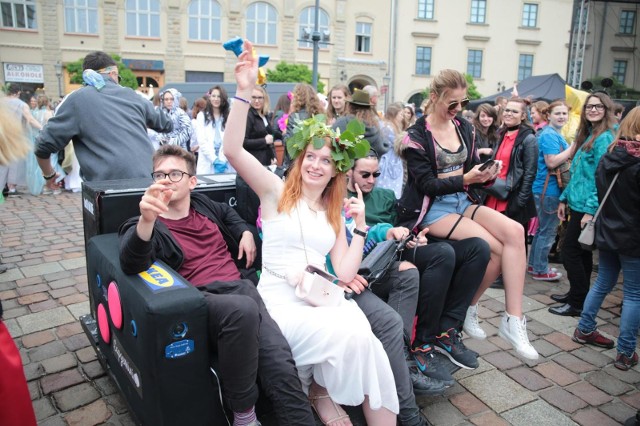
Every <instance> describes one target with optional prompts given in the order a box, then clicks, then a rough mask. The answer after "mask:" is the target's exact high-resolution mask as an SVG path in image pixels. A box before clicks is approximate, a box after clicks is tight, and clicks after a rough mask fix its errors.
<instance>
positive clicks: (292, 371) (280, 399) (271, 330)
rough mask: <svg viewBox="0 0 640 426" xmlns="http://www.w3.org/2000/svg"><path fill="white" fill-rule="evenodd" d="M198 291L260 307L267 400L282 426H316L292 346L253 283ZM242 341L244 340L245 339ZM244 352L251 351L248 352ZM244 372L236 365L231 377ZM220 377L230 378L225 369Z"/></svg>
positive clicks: (262, 378) (224, 283)
mask: <svg viewBox="0 0 640 426" xmlns="http://www.w3.org/2000/svg"><path fill="white" fill-rule="evenodd" d="M198 289H199V290H203V291H206V292H207V293H211V294H238V295H245V296H248V297H250V298H251V299H253V301H254V302H255V303H256V304H257V306H258V312H259V314H260V330H259V342H258V379H259V381H260V388H261V389H262V390H264V392H265V394H266V396H267V398H269V400H270V401H271V403H272V404H273V409H274V412H275V414H276V417H277V419H278V424H279V425H291V426H297V425H312V424H315V419H314V417H313V413H312V412H311V406H310V405H309V401H308V399H307V396H306V395H305V394H304V392H303V391H302V384H301V383H300V379H299V377H298V370H297V369H296V365H295V363H294V361H293V356H292V355H291V349H290V348H289V343H287V341H286V339H285V338H284V336H283V335H282V332H281V331H280V328H279V327H278V325H277V324H276V323H275V321H274V320H273V318H271V316H270V315H269V312H267V308H266V307H265V305H264V302H263V301H262V298H261V297H260V294H259V293H258V290H257V289H256V286H255V285H254V284H253V283H252V282H251V281H249V280H238V281H228V282H227V281H214V282H213V283H211V284H208V285H206V286H201V287H198ZM240 337H241V338H242V339H244V336H240ZM243 350H245V351H248V349H247V348H244V349H243ZM238 359H240V358H238ZM221 366H222V365H221ZM244 368H245V366H244V365H241V364H239V363H238V362H236V363H235V365H234V370H233V371H232V372H231V373H228V374H235V373H236V372H239V371H241V370H242V369H244ZM220 373H221V375H222V376H223V377H226V376H225V375H224V371H222V369H221V371H220ZM254 384H255V381H254Z"/></svg>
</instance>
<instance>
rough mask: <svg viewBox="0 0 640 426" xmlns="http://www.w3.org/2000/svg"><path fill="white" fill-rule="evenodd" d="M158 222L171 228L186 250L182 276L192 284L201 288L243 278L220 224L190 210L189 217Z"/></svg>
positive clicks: (163, 219)
mask: <svg viewBox="0 0 640 426" xmlns="http://www.w3.org/2000/svg"><path fill="white" fill-rule="evenodd" d="M158 219H160V221H161V222H162V223H164V224H165V225H167V227H168V228H169V230H170V231H171V234H173V238H175V239H176V241H177V242H178V244H179V245H180V247H181V248H182V253H183V255H184V262H182V266H181V267H180V270H179V271H178V273H179V274H180V275H182V276H183V277H184V278H185V279H186V280H187V281H189V282H190V283H191V284H193V285H195V286H200V285H206V284H209V283H211V282H212V281H233V280H239V279H240V278H242V277H241V276H240V272H239V271H238V268H237V267H236V264H235V263H234V262H233V259H232V258H231V254H230V253H229V248H228V247H227V243H226V242H225V240H224V237H223V236H222V233H221V232H220V229H219V228H218V225H216V224H215V223H214V222H212V221H211V220H209V219H208V218H207V217H206V216H204V215H202V214H200V213H198V212H196V211H195V209H194V208H190V209H189V215H188V216H187V217H185V218H182V219H178V220H172V219H166V218H163V217H158Z"/></svg>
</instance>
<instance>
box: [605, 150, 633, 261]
mask: <svg viewBox="0 0 640 426" xmlns="http://www.w3.org/2000/svg"><path fill="white" fill-rule="evenodd" d="M617 172H620V176H618V180H616V183H615V184H614V185H613V188H612V189H611V193H610V194H609V198H607V201H605V202H604V204H602V210H601V211H600V215H599V216H598V219H597V220H596V245H597V246H598V248H599V249H600V250H608V251H615V252H617V253H618V254H623V255H625V256H631V257H640V243H639V241H640V158H636V157H634V156H631V155H629V154H627V151H626V150H625V149H624V148H620V147H616V148H615V149H614V150H613V151H612V152H608V153H606V154H605V155H603V156H602V159H601V160H600V163H599V164H598V169H597V171H596V186H597V187H598V201H599V202H600V203H602V199H603V198H604V194H605V193H606V192H607V189H608V188H609V185H610V184H611V181H612V180H613V177H614V176H615V174H616V173H617Z"/></svg>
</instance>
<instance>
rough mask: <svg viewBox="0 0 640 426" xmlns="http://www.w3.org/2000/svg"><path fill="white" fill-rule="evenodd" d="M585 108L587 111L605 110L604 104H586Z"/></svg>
mask: <svg viewBox="0 0 640 426" xmlns="http://www.w3.org/2000/svg"><path fill="white" fill-rule="evenodd" d="M584 110H585V111H593V110H596V111H604V104H591V105H585V106H584Z"/></svg>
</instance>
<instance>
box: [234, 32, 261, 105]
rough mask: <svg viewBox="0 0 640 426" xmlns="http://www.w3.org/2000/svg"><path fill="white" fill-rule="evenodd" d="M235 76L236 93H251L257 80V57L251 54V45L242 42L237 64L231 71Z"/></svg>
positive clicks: (247, 42) (246, 41)
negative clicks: (242, 46) (242, 48)
mask: <svg viewBox="0 0 640 426" xmlns="http://www.w3.org/2000/svg"><path fill="white" fill-rule="evenodd" d="M233 72H234V74H235V76H236V83H237V86H238V87H237V89H236V90H237V92H238V93H240V92H245V91H251V90H253V88H254V87H255V85H256V79H257V78H258V56H257V55H255V54H254V52H253V44H252V43H251V42H250V41H249V40H245V41H244V50H243V51H242V53H241V54H240V56H238V63H236V66H235V68H234V70H233Z"/></svg>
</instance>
